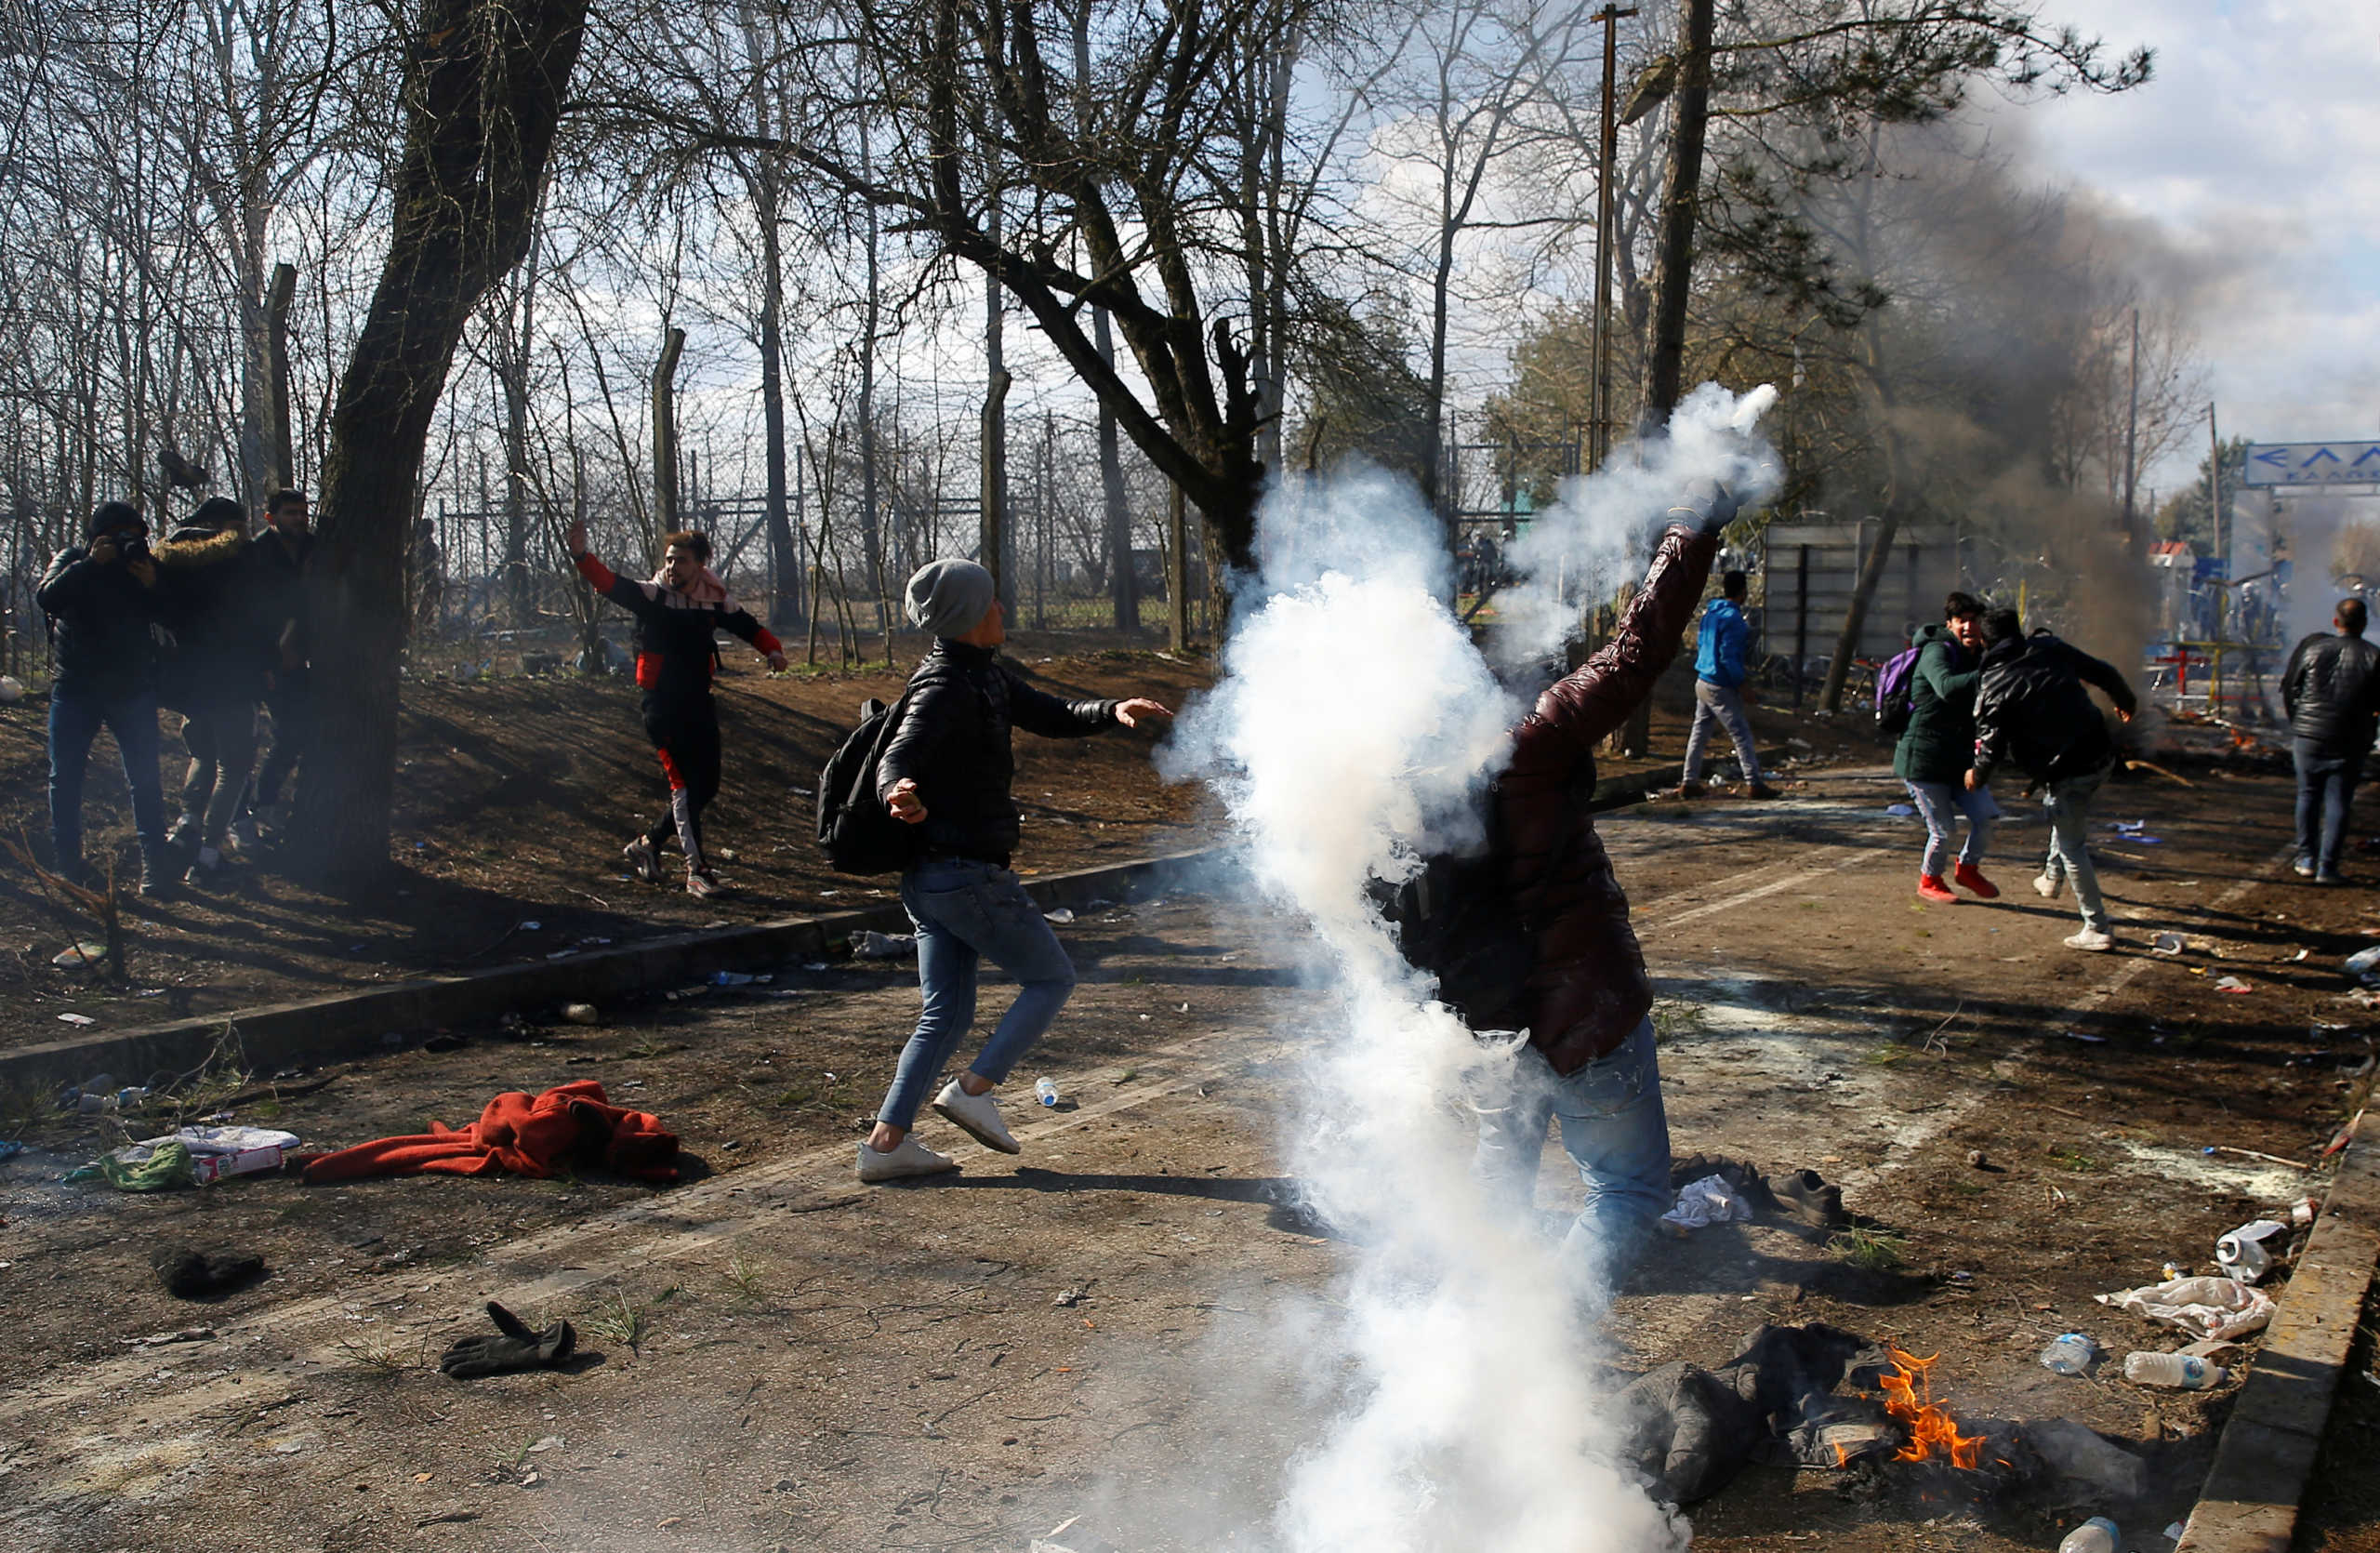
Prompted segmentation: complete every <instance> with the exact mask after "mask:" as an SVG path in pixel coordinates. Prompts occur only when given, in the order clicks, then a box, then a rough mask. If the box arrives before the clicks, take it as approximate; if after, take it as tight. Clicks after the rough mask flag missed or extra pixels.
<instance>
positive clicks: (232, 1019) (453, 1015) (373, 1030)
mask: <svg viewBox="0 0 2380 1553" xmlns="http://www.w3.org/2000/svg"><path fill="white" fill-rule="evenodd" d="M1228 866H1229V862H1228V854H1227V853H1226V852H1225V851H1224V850H1223V849H1222V848H1208V849H1203V850H1199V851H1193V852H1174V853H1166V854H1162V855H1160V856H1155V857H1143V858H1136V859H1134V860H1133V861H1131V862H1129V863H1116V864H1109V865H1106V866H1104V867H1102V868H1095V869H1077V870H1075V871H1073V872H1070V873H1052V874H1042V875H1039V876H1037V877H1034V878H1029V879H1026V880H1025V882H1024V883H1025V893H1026V894H1027V895H1029V896H1032V897H1033V899H1034V902H1035V903H1036V904H1037V905H1038V906H1040V907H1041V908H1042V909H1044V910H1049V909H1054V908H1057V907H1060V906H1080V905H1082V904H1084V903H1086V902H1088V901H1090V900H1091V899H1093V898H1095V897H1097V896H1100V895H1101V894H1102V893H1103V892H1104V893H1107V894H1110V895H1118V896H1127V897H1130V896H1132V895H1134V894H1136V893H1140V892H1144V891H1146V890H1147V889H1149V888H1151V887H1152V886H1157V885H1161V884H1165V883H1170V882H1172V881H1174V880H1176V879H1179V878H1181V877H1183V876H1184V875H1191V874H1196V873H1198V872H1200V871H1202V870H1215V869H1220V868H1223V867H1228ZM907 923H908V916H907V913H906V912H905V911H904V910H903V909H902V908H901V904H900V902H899V901H897V900H894V901H887V902H885V903H884V904H882V905H880V906H871V907H864V908H861V909H856V910H851V911H836V912H831V913H828V914H826V915H825V916H817V917H787V918H782V919H779V920H778V921H775V922H766V923H753V924H752V925H750V926H748V927H731V928H713V929H710V930H708V931H707V932H697V933H679V934H672V935H670V936H668V937H663V938H652V939H647V940H645V941H643V942H641V943H637V944H628V945H624V946H622V947H620V948H617V949H591V950H589V951H588V952H587V953H585V954H574V955H570V956H569V957H567V958H565V959H562V960H545V961H532V962H528V963H526V964H522V965H498V966H496V967H493V968H491V969H489V970H485V971H475V972H471V973H469V974H468V975H462V976H434V977H425V978H421V979H418V980H414V981H403V982H397V983H394V984H392V985H390V986H386V987H375V988H373V989H370V990H368V991H361V992H341V993H336V994H333V995H331V996H329V997H322V998H309V999H306V1000H304V1001H302V1002H284V1003H267V1004H264V1005H261V1006H259V1007H256V1008H244V1009H233V1010H229V1011H227V1012H225V1013H222V1014H217V1015H209V1016H207V1017H205V1018H198V1019H180V1020H176V1021H174V1022H173V1023H171V1024H164V1025H150V1026H146V1027H144V1028H141V1029H129V1030H120V1031H116V1032H113V1033H112V1034H108V1035H101V1036H77V1037H73V1038H72V1039H69V1040H65V1041H51V1042H43V1043H42V1044H40V1045H37V1046H26V1047H21V1048H20V1049H18V1050H16V1051H12V1052H5V1053H0V1092H6V1091H7V1090H9V1089H12V1088H17V1089H27V1088H38V1087H42V1086H45V1085H49V1084H59V1083H73V1082H78V1081H80V1080H82V1079H85V1078H87V1077H89V1076H90V1075H91V1074H93V1073H96V1072H101V1071H106V1072H111V1073H120V1074H125V1075H126V1076H127V1082H139V1080H140V1078H141V1076H145V1075H153V1074H156V1073H159V1072H162V1071H173V1072H184V1071H187V1070H189V1069H192V1068H195V1067H197V1066H199V1065H200V1064H201V1063H203V1062H205V1060H206V1058H207V1056H208V1055H209V1054H210V1053H212V1052H213V1051H214V1050H215V1047H216V1045H217V1043H218V1042H220V1041H221V1040H222V1039H223V1038H224V1036H225V1034H226V1032H227V1031H229V1032H231V1034H232V1035H233V1036H234V1037H235V1038H236V1040H237V1041H238V1043H239V1046H240V1050H241V1052H242V1055H243V1057H244V1060H245V1062H246V1063H247V1064H248V1065H249V1066H251V1067H254V1068H256V1069H260V1070H266V1071H270V1070H271V1069H274V1068H278V1067H281V1066H284V1065H285V1064H288V1063H290V1062H292V1061H295V1060H310V1061H324V1060H329V1059H332V1058H337V1057H349V1056H358V1055H366V1054H369V1053H371V1052H376V1051H379V1050H382V1049H383V1048H384V1047H385V1046H388V1045H393V1044H396V1043H397V1041H396V1038H398V1037H400V1036H401V1035H402V1033H403V1032H404V1031H406V1030H416V1029H428V1028H431V1027H434V1026H439V1025H453V1024H461V1023H465V1022H468V1021H470V1020H473V1019H485V1018H493V1017H494V1016H495V1015H498V1014H501V1013H504V1012H505V1011H507V1010H509V1009H517V1008H523V1007H536V1006H538V1005H542V1004H552V1003H561V1002H600V1001H602V999H605V998H617V997H622V996H624V995H628V994H630V993H637V992H643V991H647V990H650V989H654V988H656V987H663V986H674V985H677V984H679V983H681V982H685V981H689V980H694V979H698V978H700V977H703V976H709V975H710V974H711V973H713V972H715V971H733V970H741V969H744V968H747V967H752V966H766V965H774V964H780V963H782V962H786V961H787V960H793V959H797V958H798V959H805V960H816V959H820V958H823V957H824V956H825V955H826V953H827V952H828V948H829V946H830V945H834V944H837V943H840V941H842V939H843V938H845V937H846V936H849V935H851V934H853V933H856V932H858V931H860V930H861V929H863V928H870V927H873V928H878V929H879V930H881V929H885V928H893V927H901V928H906V926H907Z"/></svg>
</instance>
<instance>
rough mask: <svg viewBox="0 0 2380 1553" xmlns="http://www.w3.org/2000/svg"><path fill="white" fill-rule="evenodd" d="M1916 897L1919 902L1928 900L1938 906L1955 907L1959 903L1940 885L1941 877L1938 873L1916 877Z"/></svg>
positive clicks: (1946, 887) (1947, 889)
mask: <svg viewBox="0 0 2380 1553" xmlns="http://www.w3.org/2000/svg"><path fill="white" fill-rule="evenodd" d="M1917 896H1918V898H1919V899H1920V900H1930V901H1933V902H1935V903H1936V904H1937V905H1940V906H1956V905H1957V904H1958V903H1959V897H1958V896H1957V895H1956V894H1954V893H1953V892H1952V891H1951V889H1950V886H1949V885H1948V884H1945V883H1942V876H1941V875H1940V874H1938V873H1921V874H1919V875H1918V876H1917Z"/></svg>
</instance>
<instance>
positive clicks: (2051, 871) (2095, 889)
mask: <svg viewBox="0 0 2380 1553" xmlns="http://www.w3.org/2000/svg"><path fill="white" fill-rule="evenodd" d="M2108 770H2109V768H2108V767H2106V766H2102V767H2100V768H2099V769H2098V770H2096V771H2094V772H2092V773H2091V774H2090V775H2088V776H2069V777H2068V778H2066V780H2064V781H2062V782H2052V783H2050V784H2049V786H2048V787H2046V788H2044V789H2043V790H2042V792H2043V800H2044V801H2045V802H2046V803H2048V805H2049V856H2047V857H2045V858H2043V860H2042V872H2043V873H2044V874H2046V875H2048V876H2049V877H2050V878H2052V879H2063V880H2065V881H2066V882H2067V883H2069V884H2072V885H2073V886H2074V904H2075V905H2076V906H2078V907H2080V908H2082V910H2083V926H2084V927H2086V928H2089V929H2091V930H2092V931H2093V932H2096V933H2105V932H2106V931H2107V930H2108V907H2107V902H2106V901H2105V900H2103V899H2102V898H2101V897H2100V895H2099V870H2098V869H2096V868H2095V867H2094V866H2092V862H2091V845H2090V830H2091V800H2092V799H2093V798H2094V797H2096V795H2097V793H2098V790H2099V784H2100V783H2102V782H2105V781H2106V780H2107V779H2108Z"/></svg>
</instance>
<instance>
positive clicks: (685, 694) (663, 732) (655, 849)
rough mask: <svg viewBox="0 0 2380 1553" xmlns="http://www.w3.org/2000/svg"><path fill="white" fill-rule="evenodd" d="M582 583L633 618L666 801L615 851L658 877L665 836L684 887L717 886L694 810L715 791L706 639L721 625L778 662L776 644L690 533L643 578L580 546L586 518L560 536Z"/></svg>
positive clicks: (671, 542) (704, 889) (675, 538)
mask: <svg viewBox="0 0 2380 1553" xmlns="http://www.w3.org/2000/svg"><path fill="white" fill-rule="evenodd" d="M565 539H566V542H567V543H568V544H569V546H570V553H571V558H572V560H573V561H574V563H575V564H576V565H577V567H578V575H579V576H581V577H585V578H586V579H587V582H588V586H589V587H591V588H593V589H594V590H595V591H597V592H599V593H601V594H602V595H603V596H604V597H605V598H607V599H610V600H611V601H612V602H613V603H614V604H618V605H619V606H620V607H621V608H622V609H625V610H627V611H628V613H629V614H631V615H633V616H635V617H636V683H637V688H638V689H639V690H641V691H642V692H643V693H644V704H643V710H644V734H645V737H647V738H649V739H651V740H652V741H653V749H654V752H655V754H657V755H659V756H660V757H661V770H662V774H663V775H664V776H668V779H669V807H668V809H667V810H666V811H664V812H663V814H662V816H661V817H660V818H659V819H656V820H655V821H654V822H653V824H652V826H651V827H650V828H648V829H647V830H646V831H645V832H644V834H642V835H641V836H639V837H637V838H636V840H634V841H632V842H630V843H628V845H626V846H624V847H622V848H621V849H620V852H621V855H622V856H625V857H627V858H628V866H629V867H630V868H632V869H635V870H636V873H637V877H638V878H640V879H643V880H646V881H648V882H650V883H655V884H657V883H660V882H661V845H662V843H664V842H666V841H668V839H669V837H670V836H671V835H672V834H673V833H674V834H675V835H676V836H677V838H678V842H679V844H680V845H681V846H682V847H684V848H685V852H686V893H687V894H688V895H690V896H714V895H717V894H719V893H720V892H721V890H723V889H724V888H726V886H725V884H724V883H722V882H721V880H720V877H719V875H718V873H717V872H715V871H714V870H713V869H712V868H711V866H710V862H709V860H708V858H707V857H706V856H705V855H704V853H703V810H704V809H705V808H707V806H708V805H709V803H710V801H711V800H712V799H714V798H716V797H718V796H719V707H718V705H717V703H716V702H714V701H713V700H712V699H711V694H710V678H711V670H712V666H713V664H714V662H715V661H716V659H717V657H718V650H717V648H716V647H714V646H713V644H712V643H713V638H714V635H715V633H716V632H718V631H720V630H728V631H731V632H733V633H734V634H735V635H737V636H740V637H742V638H743V639H744V640H745V641H747V642H748V643H750V644H752V645H753V647H754V648H756V649H757V650H758V651H760V653H761V654H762V655H763V656H765V657H767V658H768V660H769V667H770V668H771V669H776V670H782V669H783V668H784V667H785V648H784V646H783V644H780V643H779V642H778V641H777V639H776V638H775V637H774V636H773V635H771V634H770V633H769V629H768V628H767V627H766V626H763V625H762V624H760V621H758V620H756V619H754V618H753V617H752V616H751V613H750V612H749V611H747V610H746V609H743V608H741V607H739V606H738V605H737V604H736V603H735V601H734V599H733V598H731V597H729V596H728V591H727V584H725V583H724V582H721V580H720V578H719V574H717V573H716V572H713V571H712V570H711V569H710V540H708V539H707V538H704V537H703V536H702V535H700V534H695V533H692V532H686V533H678V534H672V535H669V536H668V537H667V538H665V539H664V540H663V547H664V548H663V550H662V556H661V569H660V570H659V571H657V572H655V574H654V575H653V580H652V581H650V582H636V581H632V580H630V579H629V578H628V577H621V576H619V575H617V574H616V573H615V572H614V571H613V570H612V569H611V568H610V567H609V566H606V565H604V564H603V563H602V562H601V561H598V560H597V559H596V558H595V557H594V556H593V555H592V554H590V553H588V549H587V524H585V523H584V522H583V521H578V520H574V521H573V522H572V524H571V525H570V532H569V534H568V535H567V536H565Z"/></svg>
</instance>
